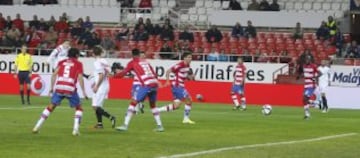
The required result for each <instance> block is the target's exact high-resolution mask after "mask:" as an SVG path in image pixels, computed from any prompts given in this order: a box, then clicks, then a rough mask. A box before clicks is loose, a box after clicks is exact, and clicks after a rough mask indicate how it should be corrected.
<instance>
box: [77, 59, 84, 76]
mask: <svg viewBox="0 0 360 158" xmlns="http://www.w3.org/2000/svg"><path fill="white" fill-rule="evenodd" d="M78 72H79V74H83V73H84V69H83V64H82V63H80V62H79V67H78Z"/></svg>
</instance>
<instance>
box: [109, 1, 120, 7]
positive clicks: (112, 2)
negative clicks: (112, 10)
mask: <svg viewBox="0 0 360 158" xmlns="http://www.w3.org/2000/svg"><path fill="white" fill-rule="evenodd" d="M109 5H110V6H117V7H120V3H118V2H117V1H109Z"/></svg>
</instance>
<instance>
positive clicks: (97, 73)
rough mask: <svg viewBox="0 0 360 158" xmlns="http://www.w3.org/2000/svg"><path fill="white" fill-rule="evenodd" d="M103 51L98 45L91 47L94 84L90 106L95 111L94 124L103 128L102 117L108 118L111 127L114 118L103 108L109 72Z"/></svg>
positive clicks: (108, 84)
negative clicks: (93, 59) (95, 121)
mask: <svg viewBox="0 0 360 158" xmlns="http://www.w3.org/2000/svg"><path fill="white" fill-rule="evenodd" d="M103 53H104V51H103V49H102V48H101V47H100V46H96V47H94V49H93V54H94V57H95V62H94V80H95V83H94V86H93V87H92V90H93V92H94V95H93V97H92V107H93V109H94V111H95V115H96V119H97V124H96V125H95V126H94V128H96V129H102V128H104V126H103V122H102V117H103V116H104V117H106V118H108V119H110V121H111V126H112V128H115V124H116V118H115V117H114V116H112V115H110V114H109V113H108V112H106V111H105V110H104V108H103V104H104V100H105V98H107V96H108V94H109V90H110V83H109V77H108V75H109V73H110V72H111V69H110V66H109V64H108V62H107V61H106V60H105V59H104V58H102V57H101V55H102V54H103Z"/></svg>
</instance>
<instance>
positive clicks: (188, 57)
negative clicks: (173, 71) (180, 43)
mask: <svg viewBox="0 0 360 158" xmlns="http://www.w3.org/2000/svg"><path fill="white" fill-rule="evenodd" d="M183 60H184V61H185V62H186V63H190V62H191V60H192V54H191V53H190V52H185V53H184V54H183Z"/></svg>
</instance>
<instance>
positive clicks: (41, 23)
mask: <svg viewBox="0 0 360 158" xmlns="http://www.w3.org/2000/svg"><path fill="white" fill-rule="evenodd" d="M39 30H40V31H49V25H48V24H47V23H46V22H45V20H44V18H40V21H39Z"/></svg>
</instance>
